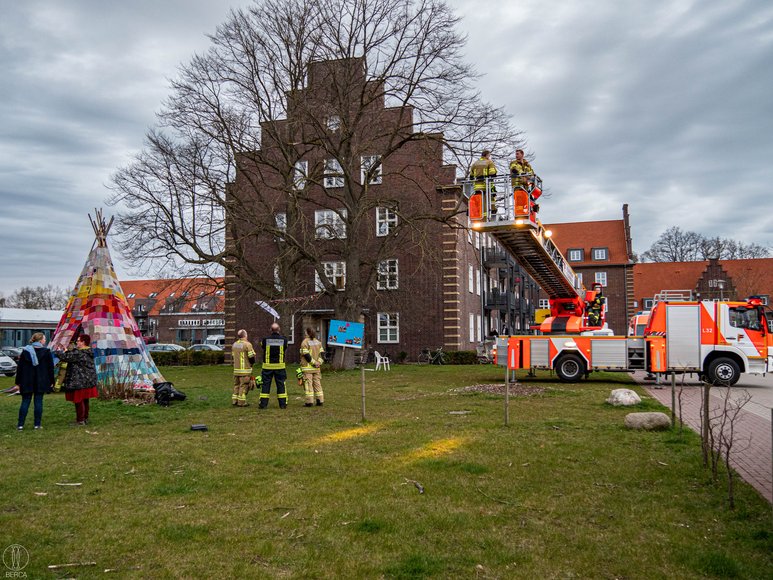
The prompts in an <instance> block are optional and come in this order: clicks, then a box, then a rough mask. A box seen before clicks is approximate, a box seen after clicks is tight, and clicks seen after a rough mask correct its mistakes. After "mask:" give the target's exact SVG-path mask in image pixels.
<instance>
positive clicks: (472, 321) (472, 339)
mask: <svg viewBox="0 0 773 580" xmlns="http://www.w3.org/2000/svg"><path fill="white" fill-rule="evenodd" d="M470 342H475V315H474V314H473V313H472V312H470Z"/></svg>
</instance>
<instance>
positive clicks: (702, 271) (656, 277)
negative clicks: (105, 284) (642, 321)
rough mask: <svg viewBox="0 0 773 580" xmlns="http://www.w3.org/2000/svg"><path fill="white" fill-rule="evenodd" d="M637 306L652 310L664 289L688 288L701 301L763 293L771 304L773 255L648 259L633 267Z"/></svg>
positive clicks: (733, 298)
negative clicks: (772, 256) (649, 260)
mask: <svg viewBox="0 0 773 580" xmlns="http://www.w3.org/2000/svg"><path fill="white" fill-rule="evenodd" d="M633 278H634V299H635V305H636V308H638V309H639V310H649V309H650V308H652V303H653V300H654V297H655V295H656V294H659V293H660V292H662V291H664V290H689V291H690V292H692V295H693V296H694V297H695V298H696V299H700V300H744V299H746V298H748V297H749V296H753V295H756V296H760V297H761V298H762V300H763V303H764V304H767V305H769V304H770V297H771V294H773V258H756V259H748V260H704V261H700V262H646V263H642V264H635V265H634V267H633Z"/></svg>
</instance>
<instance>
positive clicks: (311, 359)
mask: <svg viewBox="0 0 773 580" xmlns="http://www.w3.org/2000/svg"><path fill="white" fill-rule="evenodd" d="M323 352H325V349H324V348H323V347H322V343H321V342H320V341H319V340H318V339H317V335H316V334H315V333H314V331H313V330H312V329H311V328H307V329H306V338H304V339H303V342H302V343H301V370H302V371H303V391H304V395H305V396H306V402H305V403H304V405H305V406H306V407H311V406H313V405H314V399H316V400H317V406H319V407H321V406H322V404H323V403H324V402H325V395H324V393H323V392H322V377H321V375H322V372H321V371H320V370H319V368H320V367H321V366H322V353H323Z"/></svg>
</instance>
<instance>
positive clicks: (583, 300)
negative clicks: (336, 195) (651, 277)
mask: <svg viewBox="0 0 773 580" xmlns="http://www.w3.org/2000/svg"><path fill="white" fill-rule="evenodd" d="M517 182H520V183H524V182H527V185H524V186H516V187H513V184H514V183H517ZM462 186H463V191H464V194H465V196H466V197H467V198H468V199H469V203H468V214H469V218H470V223H471V227H472V228H473V229H474V230H476V231H481V232H487V233H488V234H490V235H491V236H493V237H494V238H495V239H496V240H497V241H499V243H500V244H501V245H502V246H503V247H504V248H505V249H506V250H507V251H508V252H509V253H510V254H512V256H513V257H514V258H515V260H516V261H518V263H519V264H520V265H521V266H522V267H523V268H524V269H525V270H526V271H527V272H528V273H529V274H530V275H531V276H532V278H534V280H535V281H536V282H537V283H538V284H539V285H540V286H541V287H542V289H543V290H544V291H545V292H546V293H547V294H548V298H549V302H550V316H549V317H548V318H546V319H545V320H544V321H543V322H542V323H541V324H540V325H539V326H537V327H535V330H539V331H540V332H541V334H540V335H529V336H509V337H499V339H498V340H497V362H498V364H501V365H503V366H505V365H506V366H507V367H508V368H509V369H511V370H517V369H549V370H554V371H555V372H556V374H557V375H558V377H559V378H560V379H561V380H563V381H567V382H576V381H578V380H580V379H581V378H583V377H586V378H587V377H588V376H589V375H590V373H591V372H592V371H596V370H604V371H621V372H628V371H635V370H645V371H648V372H650V373H655V374H669V373H697V374H698V375H700V376H701V378H704V379H706V380H708V381H711V382H713V383H717V384H724V385H733V384H735V383H736V382H737V381H738V379H739V378H740V376H741V373H751V374H764V373H766V372H769V371H771V370H773V333H771V329H770V328H768V323H767V320H766V314H765V309H764V306H763V304H762V302H761V300H759V299H758V298H754V297H752V298H749V299H747V300H745V301H739V302H725V301H722V302H711V301H698V300H685V299H684V297H678V299H676V298H675V297H673V296H669V295H667V294H664V295H663V296H662V297H661V299H660V300H659V301H657V302H656V303H655V304H654V306H653V308H652V310H651V312H650V313H649V315H648V317H647V321H646V326H645V327H644V332H643V335H633V336H614V335H613V333H612V332H611V331H610V330H609V329H608V328H607V326H606V323H605V315H606V304H605V302H604V300H603V296H602V294H601V290H602V289H601V287H600V286H597V285H594V287H593V288H592V289H591V290H589V291H586V290H585V288H584V287H583V286H582V284H581V283H580V282H579V280H578V277H577V275H576V274H575V273H574V271H573V270H572V268H571V267H570V266H569V265H568V263H567V260H566V259H565V258H564V256H563V255H562V254H561V252H560V251H559V250H558V248H557V246H556V245H555V244H554V243H553V242H552V241H551V239H550V238H551V233H550V232H549V231H548V230H546V229H545V228H544V227H543V225H542V223H541V222H540V220H539V219H538V217H537V209H538V206H536V200H537V199H538V198H539V195H540V193H541V189H542V182H541V180H540V179H539V177H538V176H528V178H521V179H518V180H517V181H516V180H513V181H512V182H511V180H510V177H509V176H508V177H494V178H487V179H485V180H475V181H464V182H462ZM505 353H506V356H502V355H505Z"/></svg>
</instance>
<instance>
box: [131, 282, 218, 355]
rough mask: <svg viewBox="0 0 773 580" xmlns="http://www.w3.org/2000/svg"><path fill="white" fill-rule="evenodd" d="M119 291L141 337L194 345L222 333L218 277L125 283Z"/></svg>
mask: <svg viewBox="0 0 773 580" xmlns="http://www.w3.org/2000/svg"><path fill="white" fill-rule="evenodd" d="M121 288H122V289H123V291H124V294H126V300H127V301H128V302H129V307H130V308H131V310H132V315H133V316H134V318H135V320H136V321H137V325H138V326H139V328H140V330H141V331H142V335H143V336H145V337H148V338H151V339H154V340H155V341H157V342H174V343H178V344H198V343H200V342H203V341H204V339H205V338H206V337H207V336H209V335H212V334H224V332H225V314H224V310H223V306H224V302H225V297H224V289H223V280H222V278H220V279H210V278H181V279H178V280H169V279H161V280H126V281H123V282H121Z"/></svg>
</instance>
